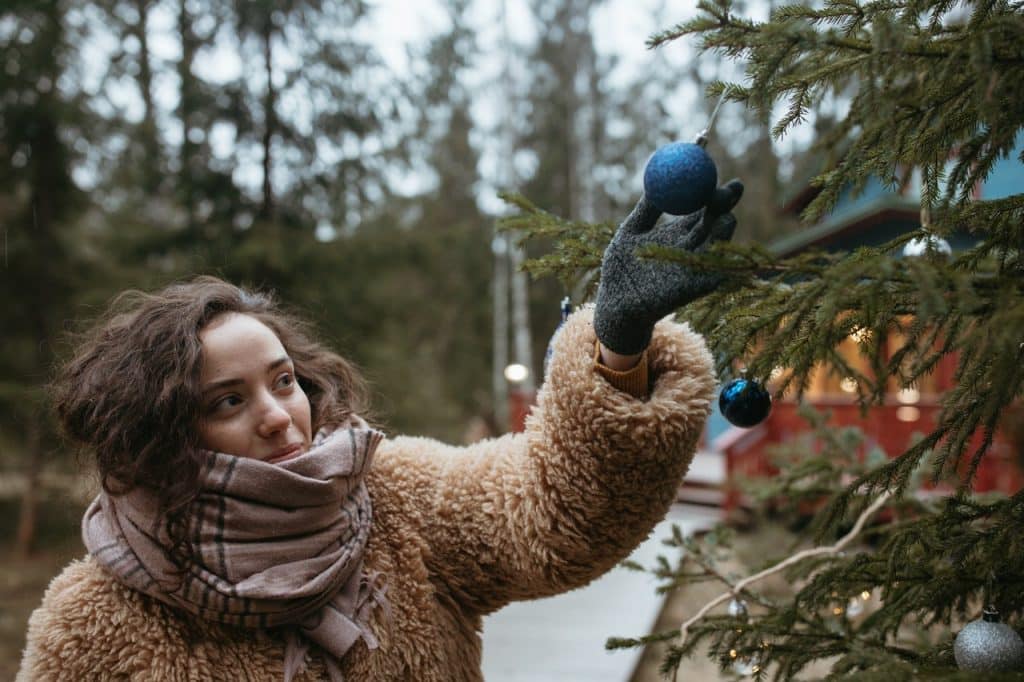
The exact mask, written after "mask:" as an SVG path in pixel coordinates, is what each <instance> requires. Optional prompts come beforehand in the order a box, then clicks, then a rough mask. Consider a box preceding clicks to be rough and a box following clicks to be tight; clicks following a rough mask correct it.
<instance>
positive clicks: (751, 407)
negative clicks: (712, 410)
mask: <svg viewBox="0 0 1024 682" xmlns="http://www.w3.org/2000/svg"><path fill="white" fill-rule="evenodd" d="M718 407H719V409H721V411H722V414H723V415H724V416H725V418H726V419H728V420H729V421H730V422H731V423H732V424H734V425H735V426H739V427H742V428H744V429H747V428H750V427H751V426H755V425H757V424H760V423H761V422H762V421H764V419H765V417H767V416H768V413H769V412H771V411H772V397H771V396H770V395H769V394H768V391H766V390H765V388H764V386H762V385H761V384H760V383H758V382H757V381H753V380H751V379H743V378H740V379H733V380H732V381H730V382H729V383H727V384H726V385H725V388H723V389H722V393H721V394H720V395H719V396H718Z"/></svg>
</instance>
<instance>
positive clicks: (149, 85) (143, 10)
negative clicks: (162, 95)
mask: <svg viewBox="0 0 1024 682" xmlns="http://www.w3.org/2000/svg"><path fill="white" fill-rule="evenodd" d="M149 7H150V0H135V9H136V11H138V13H139V21H138V23H137V24H136V25H135V26H133V27H132V29H131V31H132V33H133V34H134V35H135V37H136V38H137V39H138V41H139V93H140V94H141V96H142V106H143V111H142V123H141V125H140V129H141V133H142V148H143V150H144V153H145V158H144V159H143V161H142V163H143V164H144V168H143V184H144V189H145V190H146V194H154V193H155V192H156V191H157V189H158V188H159V186H160V181H161V179H162V174H161V173H160V159H161V155H160V138H159V134H158V131H157V125H156V106H155V105H154V103H153V65H152V63H151V62H150V59H149V35H148V32H147V31H146V26H147V24H148V20H149Z"/></svg>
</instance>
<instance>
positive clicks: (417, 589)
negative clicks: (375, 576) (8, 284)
mask: <svg viewBox="0 0 1024 682" xmlns="http://www.w3.org/2000/svg"><path fill="white" fill-rule="evenodd" d="M592 320H593V309H592V308H585V309H583V310H580V311H578V312H576V313H574V314H573V315H572V316H571V317H570V318H569V319H568V320H567V321H566V324H565V325H563V327H562V329H561V331H560V332H559V334H558V336H557V338H556V340H555V342H554V354H553V356H552V359H551V364H550V366H549V369H548V376H547V379H546V382H545V384H544V386H543V387H542V389H541V391H540V395H539V397H538V404H537V406H536V407H535V408H534V410H533V412H532V413H531V415H530V416H529V418H528V419H527V423H526V431H525V433H522V434H509V435H505V436H502V437H500V438H496V439H491V440H486V441H483V442H480V443H477V444H475V445H472V446H469V447H452V446H448V445H444V444H442V443H439V442H437V441H434V440H430V439H426V438H408V437H399V438H394V439H392V440H386V441H384V442H383V443H382V444H381V446H380V447H379V449H378V451H377V456H376V461H375V463H374V468H373V469H372V470H371V471H370V473H369V475H368V477H367V486H368V488H369V491H370V495H371V497H372V499H373V514H374V525H373V530H372V532H371V535H370V539H369V544H368V545H367V549H366V555H365V560H366V568H367V569H368V570H371V571H374V570H375V571H380V572H382V573H383V574H384V576H385V577H386V582H387V596H388V600H389V601H390V604H391V609H390V610H391V620H390V624H388V623H387V622H386V621H385V620H384V619H383V614H382V613H381V610H380V609H377V610H375V612H374V618H373V621H372V626H373V628H374V632H375V634H376V635H377V637H378V639H379V640H380V648H379V649H378V650H376V651H374V652H370V651H369V650H367V648H366V646H365V644H363V642H362V641H360V642H358V643H357V644H356V645H355V646H354V647H353V648H352V649H351V650H350V651H349V652H348V654H346V656H345V658H344V659H343V661H342V672H343V673H344V675H345V679H346V680H350V681H362V680H415V681H417V682H433V681H438V682H442V681H443V682H453V681H454V682H458V681H463V680H466V681H469V680H481V679H482V674H481V669H480V665H481V640H480V631H481V629H482V618H483V616H484V615H486V614H489V613H492V612H494V611H496V610H498V609H500V608H501V607H502V606H505V605H506V604H508V603H509V602H511V601H516V600H525V599H536V598H538V597H545V596H549V595H553V594H558V593H561V592H565V591H567V590H571V589H573V588H576V587H580V586H582V585H586V584H587V583H589V582H591V581H592V580H594V579H595V578H597V577H599V576H600V575H602V574H603V573H605V572H606V571H608V570H609V569H610V568H612V567H614V566H615V565H616V563H617V562H619V561H620V560H622V559H623V558H625V557H626V556H627V555H629V553H630V552H631V551H632V550H633V549H634V548H635V547H636V546H637V545H638V544H640V543H641V542H642V541H643V540H644V539H645V538H646V537H647V536H648V534H649V533H650V532H651V530H652V528H653V527H654V526H655V524H657V523H658V522H659V521H660V520H661V519H662V518H664V516H665V513H666V511H667V510H668V507H669V505H670V504H671V503H672V500H673V498H674V495H675V492H676V490H677V488H678V486H679V483H680V481H681V480H682V477H683V475H684V474H685V473H686V470H687V468H688V467H689V464H690V460H691V459H692V457H693V452H694V449H695V447H696V444H697V439H698V437H699V435H700V432H701V429H702V428H703V425H704V421H705V419H706V417H707V414H708V411H709V408H710V401H711V398H712V394H713V392H714V388H715V379H714V375H713V371H712V361H711V356H710V354H709V353H708V351H707V349H706V347H705V345H704V341H703V339H702V338H701V337H700V336H698V335H697V334H695V333H694V332H692V331H691V330H690V329H689V328H688V327H686V326H685V325H678V324H674V323H671V322H668V321H662V322H660V323H658V326H657V328H656V330H655V333H654V336H653V338H652V341H651V345H650V347H649V350H648V364H649V371H650V375H651V386H652V389H651V394H650V396H649V397H647V398H645V399H636V398H633V397H631V396H629V395H628V394H626V393H624V392H622V391H619V390H617V389H616V388H614V387H613V386H612V385H611V384H609V383H608V381H607V380H606V379H604V378H603V377H601V376H600V375H598V373H597V372H596V371H595V370H594V361H593V358H592V353H593V348H594V344H595V337H594V330H593V323H592ZM283 658H284V637H283V634H282V633H280V632H275V631H259V630H244V629H240V628H236V627H231V626H225V625H218V624H214V623H209V622H203V621H197V620H196V619H194V618H191V617H186V616H184V615H183V614H182V613H180V612H177V611H175V610H173V609H171V608H170V607H167V606H164V605H163V604H161V603H159V602H157V601H155V600H153V599H152V598H149V597H146V596H145V595H142V594H140V593H137V592H134V591H132V590H131V589H129V588H126V587H124V586H122V585H121V584H119V583H118V582H116V581H115V580H114V579H113V578H112V577H111V576H110V575H108V574H107V573H105V572H104V571H103V570H102V569H101V568H100V567H99V566H98V565H97V564H96V562H94V561H93V560H92V559H91V558H88V557H87V558H85V559H83V560H81V561H75V562H73V563H72V564H71V565H69V566H68V567H67V568H66V569H65V570H64V572H63V573H61V574H60V575H59V576H57V577H56V578H54V580H53V582H52V583H51V584H50V586H49V588H48V589H47V591H46V594H45V595H44V597H43V603H42V605H41V606H40V607H39V608H38V609H37V610H36V611H35V612H34V613H33V614H32V617H31V618H30V620H29V628H28V636H27V644H26V647H25V651H24V655H23V659H22V663H21V670H20V671H19V673H18V677H17V680H18V682H28V681H29V680H81V681H86V680H101V679H102V680H111V679H114V680H174V681H177V680H181V681H185V680H254V681H255V680H259V681H260V682H263V681H266V682H279V681H280V680H281V679H283V667H282V666H283ZM324 679H327V675H326V671H325V669H324V666H323V662H322V660H321V659H320V657H319V655H316V654H311V655H309V656H308V657H307V666H306V668H305V669H304V670H303V671H301V672H300V674H299V675H297V676H296V680H300V681H302V682H309V681H312V680H324Z"/></svg>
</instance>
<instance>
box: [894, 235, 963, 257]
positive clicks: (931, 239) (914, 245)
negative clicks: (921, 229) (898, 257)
mask: <svg viewBox="0 0 1024 682" xmlns="http://www.w3.org/2000/svg"><path fill="white" fill-rule="evenodd" d="M928 253H934V254H939V255H943V256H948V255H950V254H951V253H953V248H952V247H951V246H950V245H949V242H947V241H946V240H945V239H943V238H942V237H938V236H936V235H934V234H932V235H928V236H927V237H924V238H920V237H915V238H914V239H911V240H910V241H909V242H907V243H906V244H904V245H903V257H904V258H916V257H918V256H924V255H925V254H928Z"/></svg>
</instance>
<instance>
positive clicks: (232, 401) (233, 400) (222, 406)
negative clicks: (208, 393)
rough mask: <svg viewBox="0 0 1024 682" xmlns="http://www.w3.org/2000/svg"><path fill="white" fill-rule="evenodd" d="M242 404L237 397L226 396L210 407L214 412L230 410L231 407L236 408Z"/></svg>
mask: <svg viewBox="0 0 1024 682" xmlns="http://www.w3.org/2000/svg"><path fill="white" fill-rule="evenodd" d="M241 404H242V399H241V398H239V397H238V396H237V395H226V396H224V397H223V398H220V399H219V400H216V401H215V402H214V403H213V405H212V406H211V407H212V409H213V410H214V411H217V410H230V409H231V408H232V407H237V406H238V405H241Z"/></svg>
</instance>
